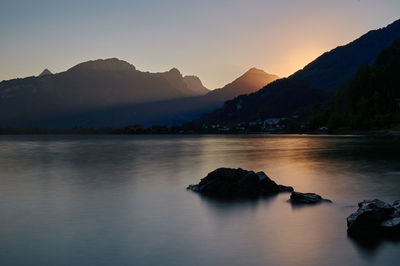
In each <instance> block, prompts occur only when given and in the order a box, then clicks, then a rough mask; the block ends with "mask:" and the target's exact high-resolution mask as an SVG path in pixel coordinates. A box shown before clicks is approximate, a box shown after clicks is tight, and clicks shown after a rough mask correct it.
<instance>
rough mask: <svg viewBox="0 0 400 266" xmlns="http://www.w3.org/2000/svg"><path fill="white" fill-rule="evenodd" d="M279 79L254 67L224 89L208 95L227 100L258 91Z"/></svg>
mask: <svg viewBox="0 0 400 266" xmlns="http://www.w3.org/2000/svg"><path fill="white" fill-rule="evenodd" d="M278 78H279V77H278V76H277V75H272V74H268V73H266V72H265V71H264V70H261V69H257V68H254V67H253V68H251V69H249V70H248V71H247V72H245V73H244V74H243V75H241V76H240V77H238V78H237V79H235V80H234V81H232V82H231V83H229V84H227V85H225V86H224V87H223V88H221V89H216V90H213V91H210V92H209V93H208V95H212V96H213V97H217V98H219V99H224V100H227V99H231V98H234V97H236V96H239V95H241V94H249V93H252V92H255V91H258V90H259V89H261V88H262V87H264V86H265V85H267V84H269V83H271V82H273V81H275V80H277V79H278Z"/></svg>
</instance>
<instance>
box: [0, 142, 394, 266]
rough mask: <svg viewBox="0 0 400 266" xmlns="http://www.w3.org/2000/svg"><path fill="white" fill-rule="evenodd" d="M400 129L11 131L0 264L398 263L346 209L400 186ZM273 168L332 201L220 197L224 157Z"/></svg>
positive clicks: (2, 192) (229, 162)
mask: <svg viewBox="0 0 400 266" xmlns="http://www.w3.org/2000/svg"><path fill="white" fill-rule="evenodd" d="M399 148H400V141H399V139H395V138H377V137H349V136H347V137H346V136H265V135H254V136H16V137H15V136H14V137H12V136H1V137H0V213H1V216H0V265H160V264H163V265H193V264H195V265H225V264H230V265H396V262H397V254H398V250H399V247H400V246H399V243H398V242H391V241H384V242H381V243H374V245H372V246H371V245H363V244H362V243H361V244H360V243H356V242H354V241H353V240H351V239H349V238H348V237H347V235H346V221H345V218H346V216H347V215H349V214H350V213H351V212H353V211H354V210H355V208H356V204H357V202H359V201H361V200H363V199H372V198H380V199H382V200H385V201H388V202H392V201H394V200H395V199H399V195H400V175H399V173H400V164H399V163H398V162H399V159H400V157H399V156H400V153H399V152H398V150H399ZM221 166H225V167H242V168H245V169H252V170H255V171H264V172H266V173H267V174H268V175H269V176H270V177H271V178H273V179H274V180H275V181H277V183H279V184H285V185H291V186H294V188H295V189H296V190H297V191H301V192H316V193H318V194H320V195H322V196H323V197H325V198H328V199H331V200H333V202H334V204H320V205H316V206H306V207H302V208H292V205H291V204H289V203H287V199H288V198H289V194H287V193H283V194H280V195H278V196H274V197H268V198H260V199H255V200H249V201H243V200H237V201H220V200H215V199H210V198H205V197H201V196H200V195H198V194H196V193H192V192H190V191H187V190H186V189H185V188H186V186H187V185H188V184H192V183H196V182H198V180H199V179H200V178H202V177H204V176H205V175H206V174H207V173H208V172H210V171H212V170H214V169H215V168H218V167H221Z"/></svg>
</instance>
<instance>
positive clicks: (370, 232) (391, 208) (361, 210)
mask: <svg viewBox="0 0 400 266" xmlns="http://www.w3.org/2000/svg"><path fill="white" fill-rule="evenodd" d="M347 232H348V234H349V235H350V236H352V237H356V238H376V237H379V236H385V235H390V236H394V235H400V202H399V201H395V202H394V203H393V204H392V205H390V204H388V203H386V202H383V201H381V200H378V199H374V200H364V201H363V202H360V203H358V210H357V211H356V212H355V213H352V214H351V215H350V216H349V217H347Z"/></svg>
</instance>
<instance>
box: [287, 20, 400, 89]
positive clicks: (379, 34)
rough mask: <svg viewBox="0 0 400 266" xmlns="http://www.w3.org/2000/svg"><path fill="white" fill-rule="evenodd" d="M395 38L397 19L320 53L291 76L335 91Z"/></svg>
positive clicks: (398, 34) (399, 26)
mask: <svg viewBox="0 0 400 266" xmlns="http://www.w3.org/2000/svg"><path fill="white" fill-rule="evenodd" d="M399 37H400V20H397V21H395V22H393V23H391V24H389V25H388V26H387V27H385V28H381V29H377V30H371V31H369V32H368V33H366V34H364V35H363V36H361V37H360V38H358V39H356V40H354V41H352V42H350V43H348V44H346V45H344V46H339V47H337V48H335V49H333V50H331V51H329V52H326V53H324V54H322V55H321V56H319V57H318V58H317V59H315V60H314V61H312V62H311V63H310V64H308V65H307V66H305V67H304V68H303V69H302V70H299V71H297V72H296V73H294V74H293V75H292V77H293V78H296V79H304V80H306V81H308V84H309V85H310V87H314V88H320V89H323V90H326V91H330V92H332V91H335V90H337V89H338V88H339V87H341V86H343V84H344V83H346V82H347V81H348V80H349V79H351V78H353V77H354V75H355V74H356V72H357V70H358V68H359V67H360V66H361V65H372V64H373V63H374V62H375V59H376V57H377V56H378V54H379V53H380V52H381V51H382V50H383V49H384V48H386V47H388V46H389V45H391V44H392V42H393V41H394V40H396V39H397V38H399Z"/></svg>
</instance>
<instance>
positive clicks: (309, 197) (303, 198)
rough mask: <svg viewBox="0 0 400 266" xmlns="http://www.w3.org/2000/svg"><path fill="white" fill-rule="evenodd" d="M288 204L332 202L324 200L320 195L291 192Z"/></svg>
mask: <svg viewBox="0 0 400 266" xmlns="http://www.w3.org/2000/svg"><path fill="white" fill-rule="evenodd" d="M290 202H291V203H293V204H315V203H321V202H332V201H330V200H328V199H324V198H322V197H321V196H320V195H318V194H315V193H300V192H292V194H291V195H290Z"/></svg>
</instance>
